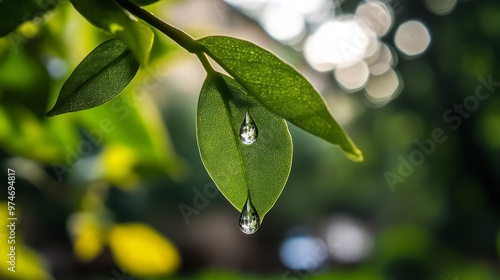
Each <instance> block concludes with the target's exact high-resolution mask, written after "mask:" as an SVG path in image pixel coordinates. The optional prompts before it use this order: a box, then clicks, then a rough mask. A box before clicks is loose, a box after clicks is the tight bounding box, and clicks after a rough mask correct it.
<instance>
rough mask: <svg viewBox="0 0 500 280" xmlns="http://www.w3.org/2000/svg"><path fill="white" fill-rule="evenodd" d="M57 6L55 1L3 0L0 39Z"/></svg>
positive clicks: (0, 13)
mask: <svg viewBox="0 0 500 280" xmlns="http://www.w3.org/2000/svg"><path fill="white" fill-rule="evenodd" d="M58 4H59V1H57V0H15V1H14V0H10V1H9V0H3V1H0V18H1V19H2V24H0V37H2V36H5V35H7V34H9V33H10V32H12V31H14V29H16V28H17V26H18V25H19V24H21V23H23V22H25V21H27V20H30V19H32V18H34V17H37V16H43V15H44V14H45V13H47V12H48V11H50V10H52V9H54V8H55V7H56V6H57V5H58Z"/></svg>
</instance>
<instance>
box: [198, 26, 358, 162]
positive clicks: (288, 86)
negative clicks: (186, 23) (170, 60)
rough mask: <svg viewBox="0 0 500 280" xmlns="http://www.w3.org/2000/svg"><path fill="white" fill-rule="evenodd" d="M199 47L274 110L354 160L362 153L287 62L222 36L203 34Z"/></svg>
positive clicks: (319, 97)
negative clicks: (205, 35)
mask: <svg viewBox="0 0 500 280" xmlns="http://www.w3.org/2000/svg"><path fill="white" fill-rule="evenodd" d="M198 42H199V43H200V44H201V46H202V48H203V49H202V50H203V51H204V52H206V53H207V54H208V55H209V56H210V57H212V58H213V59H214V60H215V61H216V62H217V63H218V64H219V65H220V66H222V68H224V69H225V70H226V71H227V72H228V73H229V74H230V75H231V76H233V77H234V78H235V79H236V80H237V81H238V82H239V83H240V84H241V85H242V86H243V87H244V88H245V89H246V90H247V91H248V92H249V93H251V94H252V95H254V96H255V97H257V99H258V100H259V101H260V102H261V103H262V104H264V105H265V106H266V107H267V108H269V109H270V110H271V111H273V112H274V113H275V114H277V115H279V116H281V117H283V118H285V119H286V120H288V121H290V122H291V123H293V124H294V125H296V126H298V127H300V128H302V129H303V130H305V131H307V132H309V133H311V134H314V135H316V136H318V137H320V138H323V139H325V140H326V141H328V142H330V143H333V144H335V145H338V146H340V148H341V149H342V150H343V151H344V153H345V155H346V156H347V157H348V158H350V159H351V160H353V161H363V154H362V153H361V151H360V150H359V149H358V148H357V147H356V145H355V144H354V143H353V142H352V140H351V139H350V138H349V136H348V135H347V134H346V133H345V131H344V130H343V128H342V127H341V126H340V125H339V124H338V123H337V121H335V119H334V118H333V116H332V114H331V113H330V111H329V110H328V107H327V106H326V103H325V101H324V100H323V98H322V97H321V95H320V94H319V93H318V92H317V91H316V89H314V87H313V86H312V85H311V84H310V83H309V82H308V81H307V80H306V79H305V78H304V77H303V76H302V75H301V74H300V73H298V72H297V70H295V69H294V68H293V67H291V66H290V65H288V64H286V63H285V62H283V61H282V60H280V59H279V58H277V57H276V56H275V55H274V54H272V53H270V52H269V51H267V50H264V49H262V48H261V47H259V46H257V45H255V44H253V43H250V42H247V41H243V40H240V39H236V38H232V37H224V36H210V37H205V38H202V39H200V40H198Z"/></svg>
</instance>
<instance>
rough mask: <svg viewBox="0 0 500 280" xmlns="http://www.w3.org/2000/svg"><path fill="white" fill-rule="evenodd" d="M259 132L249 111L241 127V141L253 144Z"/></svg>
mask: <svg viewBox="0 0 500 280" xmlns="http://www.w3.org/2000/svg"><path fill="white" fill-rule="evenodd" d="M258 134H259V131H258V130H257V126H256V125H255V122H254V121H253V119H252V117H251V116H250V114H249V113H248V111H247V113H246V114H245V119H244V120H243V123H242V124H241V128H240V138H241V143H243V144H245V145H252V144H253V143H254V142H255V141H256V140H257V136H258Z"/></svg>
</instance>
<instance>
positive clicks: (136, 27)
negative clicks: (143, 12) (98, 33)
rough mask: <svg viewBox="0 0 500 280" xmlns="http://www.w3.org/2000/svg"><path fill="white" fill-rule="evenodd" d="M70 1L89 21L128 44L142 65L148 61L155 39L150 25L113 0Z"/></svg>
mask: <svg viewBox="0 0 500 280" xmlns="http://www.w3.org/2000/svg"><path fill="white" fill-rule="evenodd" d="M70 1H71V3H72V4H73V6H74V7H75V8H76V9H77V10H78V12H80V14H82V15H83V16H84V17H85V18H86V19H87V20H88V21H90V22H91V23H92V24H94V25H95V26H97V27H99V28H102V29H104V30H105V31H108V32H109V33H111V34H113V35H114V36H115V37H117V38H118V39H120V40H122V41H123V42H124V43H125V44H127V45H128V47H129V48H130V50H132V52H133V53H134V55H135V57H136V58H137V60H138V61H139V62H140V63H141V64H142V65H145V64H146V63H147V61H148V59H149V53H150V51H151V47H152V45H153V39H154V34H153V31H152V30H151V28H149V26H147V25H145V24H143V23H142V22H139V21H137V20H135V19H134V18H132V17H131V16H129V15H128V14H126V13H125V12H124V11H123V9H122V8H121V7H120V6H118V4H116V3H115V2H114V1H113V0H70Z"/></svg>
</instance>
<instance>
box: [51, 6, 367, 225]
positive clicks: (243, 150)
mask: <svg viewBox="0 0 500 280" xmlns="http://www.w3.org/2000/svg"><path fill="white" fill-rule="evenodd" d="M70 1H71V3H72V4H73V5H74V7H75V8H76V9H77V10H78V11H79V12H80V13H81V14H82V15H83V16H84V17H85V18H86V19H87V20H88V21H90V22H91V23H92V24H94V25H95V26H97V27H99V28H101V29H103V30H105V31H107V32H109V33H111V34H112V35H114V36H115V37H116V38H117V39H113V40H109V41H106V42H104V43H102V44H101V45H99V46H98V47H97V48H95V49H94V50H93V51H92V52H91V53H90V54H89V55H88V56H87V57H86V58H85V59H84V60H83V61H82V62H81V63H80V65H78V66H77V68H76V69H75V71H74V72H73V74H72V75H71V76H70V77H69V79H68V80H67V81H66V83H65V84H64V85H63V87H62V89H61V92H60V94H59V98H58V100H57V102H56V104H55V106H54V108H53V109H52V110H51V111H49V112H48V113H47V115H48V116H54V115H57V114H61V113H66V112H73V111H79V110H85V109H89V108H92V107H95V106H99V105H102V104H104V103H106V102H108V101H110V100H111V99H113V98H114V97H116V96H117V95H118V94H119V93H120V92H121V91H122V90H123V89H124V88H125V87H126V86H127V84H128V83H129V82H130V81H131V80H132V79H133V77H134V76H135V74H136V72H137V71H138V69H139V65H145V64H146V63H147V60H148V57H149V53H150V50H151V44H152V42H153V32H152V31H151V29H150V27H148V26H146V25H144V24H143V23H142V22H139V21H137V20H135V18H133V17H131V16H130V15H129V14H127V13H126V12H125V10H127V11H128V12H130V13H132V14H133V15H135V16H137V17H139V18H141V19H142V20H144V21H146V22H148V23H149V24H151V25H152V26H153V27H155V28H157V29H158V30H159V31H161V32H163V33H165V34H166V35H167V36H169V37H170V38H171V39H173V40H174V41H175V42H176V43H178V44H179V45H180V46H182V47H184V48H185V49H186V50H188V51H190V52H192V53H195V54H196V55H197V56H198V58H199V59H200V62H201V63H202V65H203V66H204V68H205V69H206V71H207V73H208V75H207V78H206V80H205V83H204V84H203V86H202V89H201V93H200V97H199V103H198V113H197V140H198V146H199V152H200V155H201V158H202V161H203V163H204V166H205V168H206V170H207V171H208V173H209V175H210V176H211V178H212V179H213V180H214V182H215V183H216V185H217V187H218V188H219V190H220V191H221V192H222V194H223V195H224V196H225V197H226V198H227V199H228V200H229V201H230V202H231V204H232V205H233V206H234V207H235V208H236V209H238V210H242V208H243V206H244V204H245V202H246V201H247V199H248V198H250V199H251V201H252V203H253V206H254V207H255V209H256V210H257V212H258V213H259V215H260V216H261V218H262V217H263V216H264V215H265V214H266V213H267V212H268V211H269V210H270V209H271V208H272V207H273V205H274V203H275V202H276V200H277V199H278V197H279V196H280V194H281V192H282V190H283V188H284V185H285V184H286V181H287V179H288V176H289V172H290V168H291V161H292V141H291V138H290V134H289V131H288V127H287V123H286V121H289V122H291V123H292V124H294V125H296V126H298V127H299V128H301V129H303V130H305V131H307V132H309V133H311V134H313V135H316V136H318V137H320V138H322V139H324V140H326V141H328V142H330V143H332V144H335V145H338V146H339V147H340V148H341V149H342V151H343V152H344V153H345V155H346V156H347V157H348V158H350V159H351V160H353V161H362V160H363V155H362V153H361V151H360V150H359V149H358V148H357V147H356V145H355V144H354V143H353V142H352V140H351V139H350V138H349V136H348V135H347V134H346V133H345V131H344V130H343V129H342V127H341V126H340V125H339V124H338V123H337V122H336V120H335V119H334V117H333V116H332V114H331V113H330V111H329V109H328V107H327V105H326V103H325V101H324V99H323V98H322V97H321V95H320V93H319V92H318V91H317V90H316V89H315V88H314V87H313V86H312V85H311V84H310V83H309V81H307V80H306V79H305V78H304V77H303V76H302V75H301V74H300V73H299V72H298V71H297V70H295V69H294V68H293V67H292V66H290V65H289V64H287V63H285V62H283V61H282V60H280V59H279V58H278V57H276V56H275V55H274V54H272V53H271V52H269V51H267V50H264V49H262V48H261V47H259V46H257V45H255V44H253V43H250V42H247V41H244V40H240V39H236V38H232V37H224V36H210V37H205V38H202V39H199V40H195V39H193V38H192V37H191V36H189V35H188V34H186V33H184V32H183V31H182V30H179V29H176V28H175V27H173V26H170V25H169V24H168V23H165V22H163V21H161V20H159V19H158V18H156V17H154V16H153V15H152V14H150V13H149V12H147V11H145V10H143V9H142V8H140V7H138V6H136V5H135V4H134V3H137V2H140V3H137V4H139V5H143V4H144V5H145V4H149V3H153V2H155V1H132V2H134V3H132V2H129V1H127V0H119V1H117V2H114V1H112V0H103V1H98V0H70ZM118 3H119V4H118ZM206 55H208V56H209V57H211V58H212V59H213V60H215V61H216V62H217V63H218V64H219V65H220V66H221V67H222V68H223V69H224V70H226V71H227V73H229V74H230V75H231V77H228V76H225V75H223V74H221V73H218V72H216V71H215V70H214V68H213V67H212V66H211V65H210V63H209V61H208V59H207V57H206ZM247 113H248V114H250V116H251V118H252V119H253V120H254V122H255V125H256V126H257V128H258V132H259V133H258V137H257V140H256V141H255V143H253V144H250V145H246V144H244V143H242V140H241V139H240V127H241V126H242V123H243V121H244V119H245V115H246V114H247Z"/></svg>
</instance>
